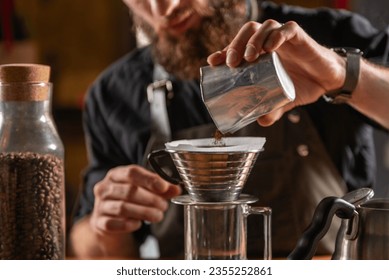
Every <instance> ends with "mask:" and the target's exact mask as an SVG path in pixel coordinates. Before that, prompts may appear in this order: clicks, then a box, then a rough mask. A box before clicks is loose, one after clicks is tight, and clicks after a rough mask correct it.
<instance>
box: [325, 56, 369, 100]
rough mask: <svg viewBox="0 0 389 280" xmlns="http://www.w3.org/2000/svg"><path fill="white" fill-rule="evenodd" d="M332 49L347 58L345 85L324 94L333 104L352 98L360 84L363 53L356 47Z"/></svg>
mask: <svg viewBox="0 0 389 280" xmlns="http://www.w3.org/2000/svg"><path fill="white" fill-rule="evenodd" d="M332 50H333V51H335V52H336V53H337V54H339V55H340V56H342V57H344V58H345V59H346V68H345V72H346V75H345V80H344V84H343V86H342V87H341V88H339V89H337V90H333V91H330V92H327V93H326V94H325V95H323V98H324V99H325V100H326V101H327V102H330V103H333V104H342V103H345V102H348V101H349V100H350V99H351V96H352V92H353V91H354V89H355V88H356V86H357V84H358V79H359V72H360V60H361V56H362V54H363V53H362V52H361V51H360V50H359V49H354V48H335V49H332Z"/></svg>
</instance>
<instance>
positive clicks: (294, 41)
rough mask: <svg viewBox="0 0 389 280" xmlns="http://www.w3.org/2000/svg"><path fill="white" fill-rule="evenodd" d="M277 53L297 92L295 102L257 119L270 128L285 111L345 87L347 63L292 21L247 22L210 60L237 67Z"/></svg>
mask: <svg viewBox="0 0 389 280" xmlns="http://www.w3.org/2000/svg"><path fill="white" fill-rule="evenodd" d="M272 51H276V52H277V54H278V55H279V57H280V59H281V61H282V63H283V66H284V68H285V70H286V71H287V72H288V74H289V76H290V77H291V79H292V80H293V83H294V86H295V89H296V99H295V101H294V102H292V103H289V104H287V105H286V106H284V107H282V108H280V109H278V110H276V111H273V112H271V113H270V114H267V115H265V116H262V117H260V118H259V119H258V123H259V124H260V125H263V126H268V125H271V124H273V123H274V122H275V121H277V120H278V119H279V118H280V117H281V116H282V115H283V113H284V112H286V111H288V110H290V109H292V108H294V107H296V106H300V105H304V104H309V103H313V102H315V101H316V100H317V99H318V98H319V97H320V96H322V95H323V94H324V93H326V92H328V91H330V90H334V89H338V88H340V87H342V85H343V83H344V79H345V60H344V59H343V58H341V57H340V56H338V55H337V54H335V53H334V52H332V51H331V50H330V49H328V48H325V47H323V46H321V45H319V44H318V43H317V42H316V41H314V40H313V39H312V38H311V37H310V36H309V35H308V34H307V33H305V31H304V30H303V29H302V28H301V27H300V26H299V25H298V24H297V23H296V22H293V21H290V22H287V23H285V24H281V23H279V22H277V21H274V20H267V21H265V22H264V23H263V24H261V23H258V22H253V21H251V22H248V23H246V24H245V25H244V26H243V27H242V28H241V29H240V31H239V32H238V34H237V35H236V36H235V38H234V39H233V40H232V42H231V43H230V44H229V45H228V46H227V47H226V48H224V49H223V50H221V51H218V52H215V53H213V54H211V55H210V56H209V57H208V63H209V64H210V65H213V66H215V65H219V64H222V63H226V64H227V65H228V66H229V67H236V66H238V65H239V64H240V63H241V62H242V61H243V60H246V61H248V62H253V61H255V60H256V59H257V58H258V56H259V55H260V54H262V53H265V52H272Z"/></svg>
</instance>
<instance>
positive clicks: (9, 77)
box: [0, 63, 50, 83]
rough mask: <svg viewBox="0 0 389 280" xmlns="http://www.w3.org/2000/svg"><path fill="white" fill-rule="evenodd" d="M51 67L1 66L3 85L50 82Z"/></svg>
mask: <svg viewBox="0 0 389 280" xmlns="http://www.w3.org/2000/svg"><path fill="white" fill-rule="evenodd" d="M49 78H50V66H47V65H42V64H23V63H19V64H3V65H0V82H1V83H19V82H27V83H28V82H30V83H34V82H38V83H39V82H44V83H47V82H49Z"/></svg>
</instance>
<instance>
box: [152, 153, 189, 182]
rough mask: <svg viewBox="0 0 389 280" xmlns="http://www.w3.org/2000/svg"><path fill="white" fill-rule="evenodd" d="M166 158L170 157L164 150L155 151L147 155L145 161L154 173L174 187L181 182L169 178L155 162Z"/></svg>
mask: <svg viewBox="0 0 389 280" xmlns="http://www.w3.org/2000/svg"><path fill="white" fill-rule="evenodd" d="M166 156H170V154H169V153H168V152H167V151H166V150H164V149H161V150H155V151H152V152H151V153H149V155H148V156H147V159H148V161H149V163H150V165H151V167H152V168H153V169H154V171H155V172H156V173H157V174H158V175H159V176H161V177H162V178H163V179H165V180H166V181H168V182H169V183H172V184H174V185H179V184H182V181H181V180H180V179H178V178H174V177H172V176H169V175H168V174H166V172H165V171H163V169H162V168H161V167H160V166H159V164H158V162H157V158H161V157H166Z"/></svg>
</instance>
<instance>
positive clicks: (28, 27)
mask: <svg viewBox="0 0 389 280" xmlns="http://www.w3.org/2000/svg"><path fill="white" fill-rule="evenodd" d="M274 2H277V3H286V4H294V5H300V6H305V7H318V6H327V7H333V8H342V9H348V10H352V11H356V12H359V13H361V14H363V15H365V16H366V17H368V18H369V19H370V20H371V21H372V22H373V24H374V25H375V26H376V27H377V28H380V29H381V28H384V27H386V26H387V25H388V24H389V1H388V0H369V1H366V0H289V1H288V0H285V1H279V0H278V1H277V0H274ZM136 43H137V42H136V36H135V35H134V33H133V31H132V22H131V19H130V17H129V14H128V10H127V8H126V7H125V5H124V4H123V3H122V1H120V0H82V1H75V0H73V1H72V0H70V1H69V0H0V64H4V63H17V62H24V63H41V64H47V65H50V66H51V69H52V76H51V81H52V83H53V84H54V95H53V115H54V119H55V121H56V124H57V127H58V130H59V133H60V136H61V138H62V140H63V142H64V145H65V151H66V152H65V163H66V166H65V168H66V178H65V179H66V199H67V216H68V217H70V214H71V211H72V209H73V205H74V201H75V199H76V197H77V194H78V191H79V189H80V188H79V186H80V184H81V173H82V170H83V168H84V167H85V166H86V162H87V155H86V150H85V145H84V137H83V132H82V124H81V109H82V104H83V98H84V95H85V92H86V90H87V88H88V86H89V85H90V84H91V83H92V82H93V80H94V79H95V78H96V77H97V76H98V75H99V73H100V72H101V71H102V70H103V69H104V68H106V67H107V66H108V65H109V64H111V63H112V62H113V61H115V60H116V59H118V58H119V57H120V56H122V55H123V54H124V53H126V52H128V51H129V50H131V49H132V48H134V47H135V46H136ZM388 139H389V138H388V134H386V133H383V132H381V131H377V132H376V143H377V156H378V162H377V165H378V171H377V189H376V194H377V195H376V196H386V195H388V194H389V191H388V189H389V156H388V155H389V144H388V143H389V141H388Z"/></svg>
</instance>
